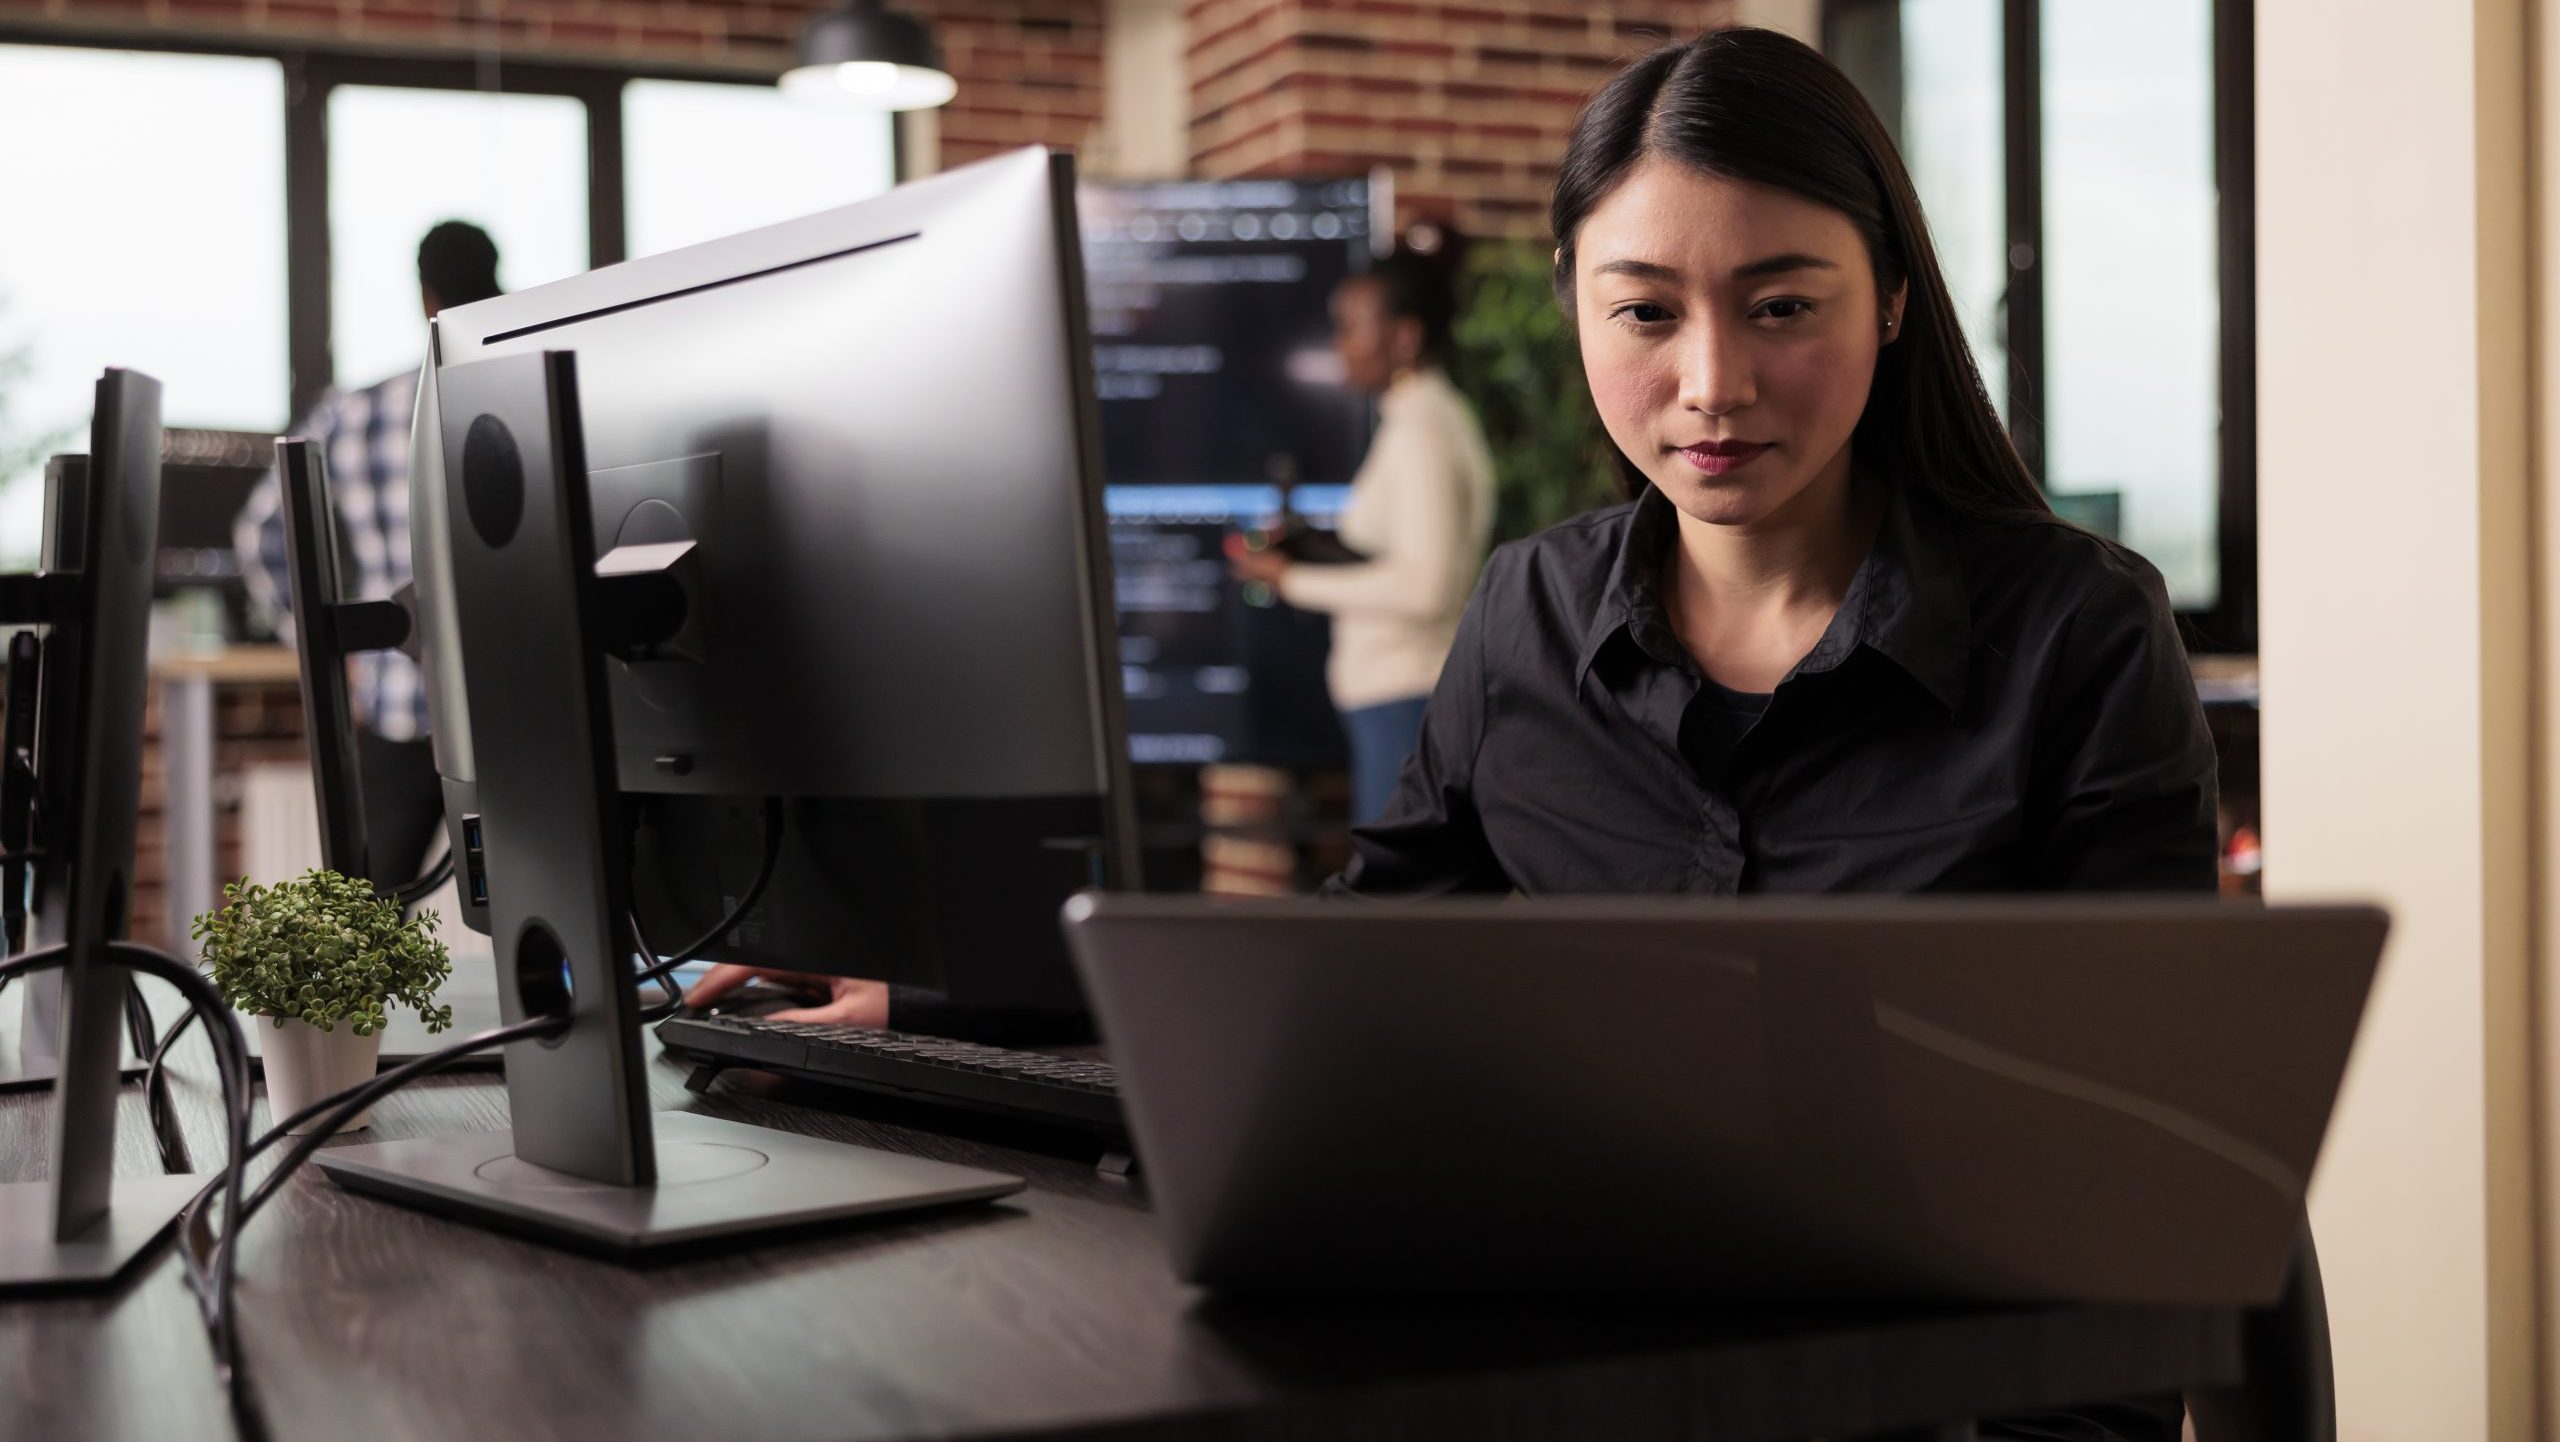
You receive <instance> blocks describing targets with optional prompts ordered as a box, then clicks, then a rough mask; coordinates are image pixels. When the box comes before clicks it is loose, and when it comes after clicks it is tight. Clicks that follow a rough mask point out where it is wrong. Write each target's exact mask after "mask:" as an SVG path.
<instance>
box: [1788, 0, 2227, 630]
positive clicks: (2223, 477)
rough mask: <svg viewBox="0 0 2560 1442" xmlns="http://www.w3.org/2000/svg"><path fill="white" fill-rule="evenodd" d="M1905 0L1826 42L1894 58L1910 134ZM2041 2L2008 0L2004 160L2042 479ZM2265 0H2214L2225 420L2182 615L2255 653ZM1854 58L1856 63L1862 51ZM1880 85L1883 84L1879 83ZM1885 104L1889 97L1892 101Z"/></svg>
mask: <svg viewBox="0 0 2560 1442" xmlns="http://www.w3.org/2000/svg"><path fill="white" fill-rule="evenodd" d="M1900 4H1901V0H1830V3H1829V4H1828V5H1826V6H1825V7H1824V13H1823V41H1824V48H1825V50H1826V51H1829V52H1831V53H1834V54H1843V53H1845V52H1846V51H1849V50H1854V51H1855V52H1856V57H1855V58H1856V60H1864V61H1865V62H1866V63H1867V64H1869V65H1877V66H1890V67H1891V70H1890V73H1891V74H1892V75H1893V77H1894V79H1893V81H1892V82H1891V86H1890V89H1891V91H1892V93H1891V95H1890V96H1889V97H1887V98H1888V99H1890V100H1892V101H1893V102H1894V103H1893V105H1892V111H1891V113H1888V114H1886V115H1885V117H1884V119H1885V123H1886V128H1887V129H1888V130H1891V131H1892V132H1894V141H1895V143H1896V144H1897V145H1898V144H1900V143H1901V138H1902V137H1901V116H1900V105H1899V95H1900V80H1899V75H1900V70H1899V67H1900V28H1899V19H1898V17H1899V14H1900V8H1899V7H1900ZM2043 8H2044V0H2001V15H2000V26H2001V47H2000V48H2001V57H2000V58H2001V77H2002V83H2001V92H2002V93H2001V99H2002V107H2001V110H2002V122H2001V128H2002V139H2003V147H2002V171H2003V175H2004V187H2003V192H2004V193H2003V200H2004V206H2005V213H2006V230H2007V234H2008V240H2009V262H2010V269H2009V292H2008V295H2007V298H2006V301H2005V303H2004V305H2003V311H2004V313H2005V316H2006V321H2007V325H2006V339H2007V345H2008V352H2009V434H2010V439H2011V440H2012V441H2013V442H2014V443H2015V444H2016V445H2017V447H2018V454H2019V455H2020V457H2022V458H2023V459H2024V460H2025V461H2026V463H2027V469H2028V471H2029V473H2030V474H2032V475H2033V476H2034V477H2035V478H2036V483H2037V484H2038V485H2042V484H2043V483H2044V416H2043V400H2044V395H2045V380H2046V355H2045V296H2044V90H2043V82H2044V75H2043V53H2044V46H2043ZM2256 23H2257V0H2213V55H2212V60H2211V66H2212V72H2213V116H2212V120H2211V124H2212V127H2213V182H2214V188H2215V192H2216V199H2217V204H2216V219H2215V227H2216V236H2215V250H2216V283H2217V285H2218V287H2219V290H2220V294H2219V296H2218V298H2217V299H2218V302H2219V310H2220V313H2221V325H2220V339H2219V358H2220V364H2221V377H2220V381H2219V385H2218V390H2219V393H2220V400H2221V425H2220V427H2219V433H2218V435H2217V438H2216V443H2215V455H2216V458H2217V460H2218V461H2219V471H2220V476H2219V478H2218V482H2217V485H2218V490H2219V495H2218V497H2217V500H2216V504H2215V508H2214V510H2215V537H2214V548H2215V563H2216V567H2217V570H2218V571H2219V573H2220V574H2219V579H2220V585H2219V587H2218V588H2217V589H2218V594H2217V596H2216V598H2215V602H2214V604H2213V606H2211V607H2210V608H2203V609H2187V610H2181V611H2180V612H2179V613H2178V625H2179V630H2180V632H2181V633H2182V634H2183V635H2184V637H2185V639H2186V643H2187V649H2188V650H2189V651H2190V652H2194V653H2198V654H2223V653H2234V654H2248V653H2251V652H2254V651H2256V649H2257V645H2258V408H2257V405H2258V399H2257V398H2258V370H2257V365H2258V330H2257V264H2258V239H2257V237H2258V227H2257V207H2258V194H2257V158H2256V151H2255V136H2256V132H2257V98H2256V88H2255V87H2256V78H2255V64H2256V40H2255V36H2256ZM1852 63H1855V60H1853V62H1852ZM1869 93H1870V96H1871V97H1873V96H1874V93H1875V92H1874V91H1872V90H1871V91H1870V92H1869ZM1878 108H1879V109H1880V110H1881V109H1884V108H1885V105H1884V103H1883V102H1882V101H1879V102H1878Z"/></svg>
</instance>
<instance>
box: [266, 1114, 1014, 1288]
mask: <svg viewBox="0 0 2560 1442" xmlns="http://www.w3.org/2000/svg"><path fill="white" fill-rule="evenodd" d="M652 1121H653V1122H654V1124H655V1130H656V1134H657V1149H658V1181H657V1183H656V1184H655V1185H654V1186H646V1187H621V1186H613V1185H610V1184H608V1183H604V1182H594V1181H589V1180H587V1179H585V1178H583V1177H573V1176H571V1175H569V1174H568V1173H566V1172H556V1171H553V1170H551V1169H550V1168H548V1167H540V1166H535V1165H534V1164H532V1163H530V1162H523V1161H518V1160H517V1159H516V1157H515V1154H514V1134H513V1133H510V1132H504V1131H496V1132H466V1133H463V1134H461V1135H459V1136H441V1137H419V1138H415V1139H412V1140H408V1141H396V1142H375V1143H372V1144H370V1145H366V1146H356V1147H333V1148H331V1149H329V1150H327V1151H323V1152H320V1153H318V1154H317V1155H316V1156H315V1157H313V1160H314V1161H315V1162H317V1163H318V1164H319V1167H320V1169H321V1170H322V1171H324V1172H326V1173H328V1174H329V1179H330V1180H331V1181H334V1182H336V1183H337V1184H338V1185H340V1186H342V1187H345V1188H347V1189H348V1190H350V1191H357V1192H364V1193H367V1194H369V1195H372V1196H377V1197H382V1198H385V1199H387V1200H390V1201H394V1202H398V1203H401V1204H402V1205H404V1206H412V1207H418V1208H421V1209H423V1210H426V1211H430V1212H435V1213H437V1214H439V1215H442V1216H448V1217H452V1218H454V1219H455V1220H458V1221H464V1222H469V1223H471V1224H473V1225H475V1226H483V1227H491V1228H495V1229H497V1230H499V1231H506V1232H514V1233H517V1234H519V1235H522V1236H527V1237H531V1238H533V1239H534V1240H536V1241H542V1242H548V1243H550V1244H552V1245H554V1246H560V1247H566V1248H569V1249H571V1250H573V1251H581V1252H590V1253H594V1254H596V1255H600V1256H606V1257H612V1258H616V1259H619V1260H624V1261H638V1260H641V1259H643V1258H647V1257H651V1256H654V1255H657V1254H660V1253H665V1252H673V1251H677V1250H683V1249H691V1248H697V1247H705V1246H712V1245H718V1244H723V1243H736V1242H740V1241H744V1240H747V1239H749V1238H754V1237H761V1236H766V1235H769V1234H772V1233H777V1232H784V1231H804V1230H809V1229H813V1228H818V1227H823V1226H826V1225H828V1224H841V1223H845V1222H850V1221H854V1220H857V1219H860V1218H865V1217H872V1216H879V1215H885V1214H889V1213H896V1212H909V1211H916V1210H921V1209H924V1208H931V1207H947V1206H956V1205H959V1204H961V1203H964V1202H977V1201H986V1200H989V1199H992V1198H995V1197H1001V1196H1007V1195H1010V1194H1011V1193H1014V1192H1017V1191H1020V1190H1021V1189H1022V1185H1023V1183H1022V1179H1021V1178H1020V1177H1012V1176H1006V1175H1004V1174H1002V1173H999V1172H987V1171H980V1170H978V1169H977V1168H975V1167H961V1166H953V1165H951V1164H950V1163H948V1162H936V1161H929V1160H927V1159H925V1158H922V1157H910V1156H902V1155H899V1154H898V1153H895V1152H883V1151H874V1150H872V1149H870V1148H867V1147H857V1146H851V1145H848V1144H846V1143H844V1142H830V1141H822V1140H819V1139H817V1138H814V1137H803V1136H795V1135H793V1134H791V1133H789V1132H779V1131H774V1130H771V1129H770V1128H766V1127H755V1126H748V1125H746V1124H744V1123H742V1122H730V1121H722V1120H720V1119H718V1118H716V1117H706V1116H697V1115H695V1114H693V1113H691V1112H660V1113H658V1114H657V1115H656V1116H655V1117H653V1118H652Z"/></svg>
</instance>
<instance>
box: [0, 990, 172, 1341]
mask: <svg viewBox="0 0 2560 1442" xmlns="http://www.w3.org/2000/svg"><path fill="white" fill-rule="evenodd" d="M142 949H143V948H139V947H135V946H132V945H131V944H130V943H122V942H119V943H112V944H111V945H110V946H109V948H108V950H109V951H110V952H111V953H125V954H131V953H133V952H136V951H140V950H142ZM164 960H165V958H164ZM167 964H168V965H169V966H171V967H173V968H175V967H177V966H178V963H176V962H174V961H171V962H168V963H167ZM36 979H42V980H47V981H51V982H53V983H55V986H56V988H57V989H58V990H59V991H60V992H61V993H62V994H63V995H64V997H65V1003H64V1004H65V1005H66V1006H67V1008H68V1011H69V1016H68V1018H67V1020H68V1021H69V1022H70V1025H68V1026H66V1027H65V1028H63V1030H62V1033H61V1034H62V1036H63V1037H64V1038H65V1040H66V1043H67V1044H66V1045H65V1047H64V1048H63V1055H62V1064H61V1066H60V1072H61V1076H62V1078H63V1080H62V1082H61V1084H60V1085H59V1086H58V1087H56V1088H55V1091H54V1104H53V1131H54V1146H53V1158H54V1167H53V1175H52V1176H51V1177H49V1178H47V1179H46V1180H44V1181H40V1182H10V1183H5V1184H0V1296H10V1295H15V1294H18V1293H25V1292H60V1291H84V1290H95V1289H100V1288H106V1287H111V1286H113V1285H115V1284H116V1283H117V1282H118V1281H119V1280H120V1279H121V1278H122V1277H123V1276H124V1274H125V1272H126V1269H128V1268H129V1267H131V1266H132V1265H133V1264H134V1262H135V1261H136V1260H138V1259H139V1258H141V1257H142V1256H143V1255H144V1254H146V1253H148V1252H150V1251H151V1250H152V1249H153V1248H154V1247H155V1246H156V1245H157V1244H158V1243H159V1241H160V1239H161V1238H162V1237H164V1236H166V1235H167V1234H168V1231H169V1227H170V1224H171V1223H173V1222H175V1221H176V1220H177V1218H178V1212H179V1210H180V1209H181V1208H183V1207H185V1206H186V1204H187V1202H188V1200H189V1199H190V1198H192V1197H194V1196H195V1194H196V1193H197V1192H198V1191H200V1190H202V1189H203V1187H204V1184H205V1183H206V1182H207V1181H208V1180H210V1179H209V1178H207V1177H204V1176H198V1175H182V1176H162V1175H153V1176H145V1177H121V1178H119V1177H116V1176H115V1175H114V1171H115V1114H116V1105H117V1101H118V1093H119V1091H120V1090H121V1082H120V1079H119V1078H118V1076H117V1069H116V1066H115V1058H116V1056H117V1051H116V1048H118V1047H120V1046H121V1045H122V1044H123V1036H124V992H125V988H126V987H128V986H131V985H132V984H133V983H132V979H131V973H130V972H128V971H127V970H126V969H125V968H123V967H121V966H114V965H110V964H108V963H107V962H105V961H104V960H103V959H101V960H94V961H91V962H89V963H85V964H83V963H79V962H77V961H75V962H74V963H73V964H72V965H71V966H69V967H66V968H63V969H59V970H53V971H41V972H37V973H35V974H34V975H33V976H32V977H22V979H21V984H23V982H24V981H27V980H36ZM10 989H11V990H13V991H14V990H16V989H17V988H16V987H15V986H12V987H11V988H10Z"/></svg>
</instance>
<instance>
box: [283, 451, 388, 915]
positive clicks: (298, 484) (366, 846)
mask: <svg viewBox="0 0 2560 1442" xmlns="http://www.w3.org/2000/svg"><path fill="white" fill-rule="evenodd" d="M275 454H276V475H277V478H278V479H279V481H280V482H281V484H282V486H283V491H284V494H283V496H282V498H281V499H282V504H283V516H284V556H285V572H286V574H287V576H288V577H290V578H291V581H292V592H293V605H294V609H295V611H296V612H298V613H299V615H300V618H301V619H300V623H299V624H297V625H296V626H295V627H294V628H293V652H294V661H295V664H296V667H297V669H298V670H299V671H300V673H301V681H302V735H303V744H304V745H305V746H306V747H307V748H308V749H309V751H310V753H311V793H312V797H313V799H314V801H315V802H316V803H317V807H318V810H319V815H320V864H321V865H323V866H326V867H327V868H329V869H330V870H331V871H334V872H336V873H338V874H339V875H340V876H353V877H362V878H368V879H370V880H372V881H374V882H376V883H377V884H383V883H388V884H392V885H398V884H403V883H406V882H407V881H408V880H409V878H408V877H405V876H400V877H388V876H375V875H374V874H373V866H372V859H371V856H370V852H371V849H372V847H371V838H370V836H369V834H368V828H367V826H366V824H365V809H364V796H363V793H362V790H361V785H362V782H361V777H362V775H363V772H362V770H361V768H360V767H359V765H358V763H357V760H356V730H355V704H354V701H353V700H352V698H351V697H350V696H349V694H348V689H347V654H348V650H349V649H350V648H348V647H346V646H344V645H342V644H341V640H340V637H339V635H338V631H339V625H338V608H339V606H340V604H341V603H342V602H343V601H344V599H345V597H344V595H343V594H342V588H341V587H340V585H339V562H338V527H337V518H336V511H335V510H334V509H333V508H332V507H331V505H330V502H329V466H328V458H327V457H326V455H324V454H323V452H322V448H321V447H320V446H319V445H318V444H317V443H315V442H313V441H309V440H303V439H299V438H294V437H285V438H283V439H280V440H278V441H277V442H276V452H275Z"/></svg>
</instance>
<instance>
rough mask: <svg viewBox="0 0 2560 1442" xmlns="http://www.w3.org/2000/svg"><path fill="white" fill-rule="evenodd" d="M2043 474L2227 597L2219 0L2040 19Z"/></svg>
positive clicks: (2163, 562)
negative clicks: (2222, 569)
mask: <svg viewBox="0 0 2560 1442" xmlns="http://www.w3.org/2000/svg"><path fill="white" fill-rule="evenodd" d="M2044 22H2045V23H2044V145H2043V149H2044V326H2045V405H2044V456H2045V484H2046V486H2047V487H2048V488H2049V489H2050V490H2051V491H2052V492H2053V493H2054V495H2055V497H2056V498H2057V501H2059V500H2060V498H2063V497H2085V498H2088V501H2090V502H2095V504H2094V505H2089V504H2088V502H2083V505H2084V508H2085V509H2086V512H2087V513H2088V514H2091V515H2093V516H2095V517H2096V518H2098V519H2100V520H2107V519H2112V520H2114V521H2115V522H2116V525H2115V526H2114V528H2113V529H2114V530H2115V533H2116V535H2117V536H2118V537H2119V538H2120V539H2121V540H2123V541H2124V542H2125V544H2127V545H2129V546H2131V547H2133V548H2134V549H2135V550H2137V551H2140V552H2141V553H2142V554H2143V555H2144V556H2145V557H2147V558H2149V559H2150V561H2151V563H2152V564H2153V565H2155V566H2158V567H2159V568H2160V572H2161V574H2162V575H2163V576H2164V577H2166V578H2167V580H2168V582H2169V595H2170V597H2171V598H2172V599H2173V600H2174V601H2176V603H2177V604H2178V606H2179V607H2180V608H2181V609H2183V610H2197V611H2201V610H2209V609H2211V608H2212V607H2213V605H2214V603H2215V601H2216V600H2218V599H2219V596H2218V591H2219V583H2218V578H2217V577H2216V575H2215V567H2214V559H2215V557H2214V529H2215V520H2216V515H2215V513H2216V509H2217V505H2218V501H2219V497H2218V495H2217V491H2216V483H2217V481H2218V479H2219V478H2218V476H2217V475H2216V471H2217V468H2218V457H2217V456H2216V454H2215V440H2216V437H2215V430H2216V427H2217V425H2218V422H2219V417H2218V412H2219V410H2220V406H2221V401H2220V397H2219V394H2218V388H2219V383H2220V379H2221V377H2220V357H2219V354H2218V341H2217V330H2218V327H2219V325H2220V322H2221V316H2220V307H2219V305H2218V297H2217V294H2216V284H2215V279H2216V278H2215V273H2214V267H2215V253H2214V245H2215V225H2216V216H2215V195H2214V174H2213V7H2212V4H2211V0H2151V3H2149V4H2145V5H2139V6H2128V5H2091V4H2056V5H2049V6H2047V7H2046V13H2045V17H2044Z"/></svg>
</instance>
